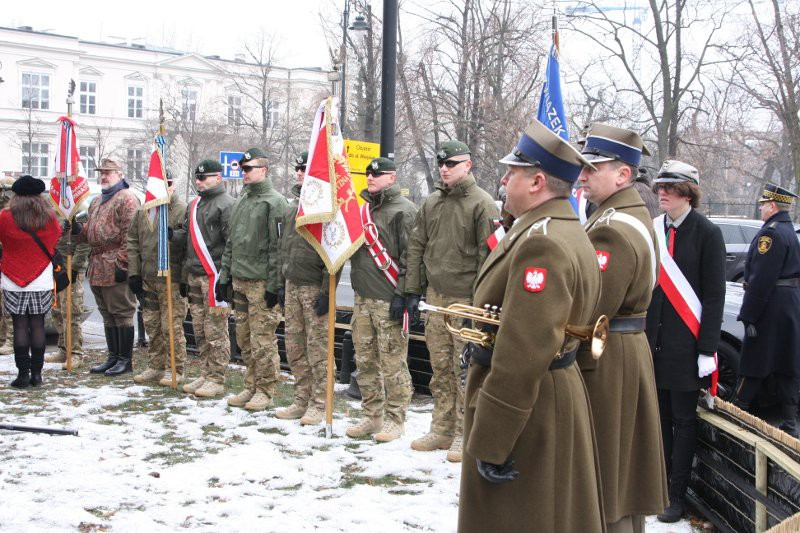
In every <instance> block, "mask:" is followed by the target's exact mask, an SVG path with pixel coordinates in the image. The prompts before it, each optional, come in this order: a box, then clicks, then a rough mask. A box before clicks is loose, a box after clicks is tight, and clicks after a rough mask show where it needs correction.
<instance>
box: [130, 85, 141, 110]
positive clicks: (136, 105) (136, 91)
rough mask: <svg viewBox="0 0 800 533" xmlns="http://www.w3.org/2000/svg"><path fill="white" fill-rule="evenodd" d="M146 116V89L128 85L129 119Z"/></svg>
mask: <svg viewBox="0 0 800 533" xmlns="http://www.w3.org/2000/svg"><path fill="white" fill-rule="evenodd" d="M143 116H144V87H142V86H141V85H128V118H142V117H143Z"/></svg>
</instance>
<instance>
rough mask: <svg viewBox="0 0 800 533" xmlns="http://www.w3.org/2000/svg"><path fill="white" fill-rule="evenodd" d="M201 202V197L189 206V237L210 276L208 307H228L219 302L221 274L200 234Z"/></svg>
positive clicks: (224, 303) (207, 274)
mask: <svg viewBox="0 0 800 533" xmlns="http://www.w3.org/2000/svg"><path fill="white" fill-rule="evenodd" d="M199 202H200V197H199V196H198V197H197V198H195V199H194V201H193V202H192V203H191V205H190V206H189V214H190V216H189V221H190V224H189V235H190V237H191V238H192V247H194V252H195V253H196V254H197V257H198V258H199V259H200V264H202V265H203V270H205V271H206V276H208V306H209V307H228V304H227V303H226V302H220V301H218V300H217V295H216V291H215V290H214V289H215V287H216V286H217V280H218V279H219V272H217V267H216V266H215V265H214V260H213V259H212V258H211V253H210V252H209V251H208V247H207V246H206V242H205V241H204V240H203V234H202V233H201V232H200V225H199V224H198V223H197V204H198V203H199Z"/></svg>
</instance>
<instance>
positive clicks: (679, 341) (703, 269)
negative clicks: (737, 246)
mask: <svg viewBox="0 0 800 533" xmlns="http://www.w3.org/2000/svg"><path fill="white" fill-rule="evenodd" d="M653 183H654V186H655V188H656V191H657V193H658V200H659V207H660V208H661V210H662V211H663V212H664V214H663V215H662V216H660V217H658V218H656V219H655V221H654V226H655V231H656V236H657V237H658V239H659V248H660V249H661V254H660V257H661V272H660V274H659V277H658V285H657V286H656V288H655V290H654V291H653V298H652V300H651V302H650V307H649V308H648V310H647V330H646V332H647V339H648V341H649V342H650V350H651V352H652V353H653V369H654V371H655V376H656V388H657V390H658V409H659V413H660V415H661V436H662V438H663V439H664V458H665V460H666V463H667V464H666V467H667V477H668V479H669V507H667V508H666V509H665V510H664V513H662V514H660V515H658V519H659V520H660V521H662V522H676V521H678V520H679V519H680V518H681V516H682V514H683V508H684V500H685V494H686V488H687V486H688V483H689V476H690V474H691V468H692V458H693V457H694V451H695V447H696V441H697V414H696V409H697V399H698V397H699V391H700V388H701V387H705V386H708V376H709V375H710V374H711V373H712V372H713V371H714V370H715V368H716V362H715V358H714V354H715V353H716V351H717V344H718V343H719V332H720V328H721V326H722V311H723V308H724V305H725V243H724V242H723V239H722V233H721V232H720V230H719V228H718V227H717V226H715V225H714V224H713V223H711V222H709V221H708V219H706V217H704V216H703V215H701V214H699V213H698V212H697V211H695V209H694V208H696V207H697V206H698V205H699V203H700V187H699V185H700V179H699V173H698V172H697V169H696V168H694V167H693V166H691V165H688V164H686V163H683V162H681V161H674V160H672V161H665V162H664V165H663V166H662V167H661V170H659V173H658V177H657V178H656V179H655V180H654V182H653Z"/></svg>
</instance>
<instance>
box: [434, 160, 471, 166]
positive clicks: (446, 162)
mask: <svg viewBox="0 0 800 533" xmlns="http://www.w3.org/2000/svg"><path fill="white" fill-rule="evenodd" d="M467 161H469V159H463V160H461V161H459V160H456V159H440V160H439V167H441V166H442V165H444V166H446V167H447V168H455V167H457V166H458V165H460V164H461V163H466V162H467Z"/></svg>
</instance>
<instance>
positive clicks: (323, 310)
mask: <svg viewBox="0 0 800 533" xmlns="http://www.w3.org/2000/svg"><path fill="white" fill-rule="evenodd" d="M314 312H315V313H316V314H317V316H325V315H327V314H328V295H327V294H326V293H324V292H321V293H319V296H317V301H316V302H314Z"/></svg>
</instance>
